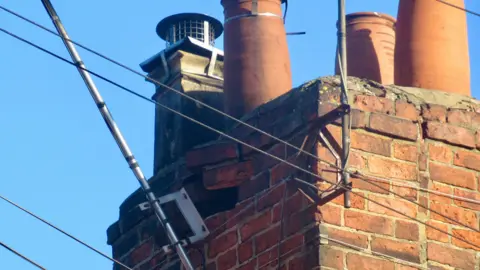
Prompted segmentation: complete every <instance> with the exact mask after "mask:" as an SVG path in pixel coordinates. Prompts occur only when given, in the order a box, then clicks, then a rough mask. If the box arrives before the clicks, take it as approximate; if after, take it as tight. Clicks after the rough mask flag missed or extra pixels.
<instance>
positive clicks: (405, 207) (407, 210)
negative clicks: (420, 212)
mask: <svg viewBox="0 0 480 270" xmlns="http://www.w3.org/2000/svg"><path fill="white" fill-rule="evenodd" d="M368 198H369V199H370V201H369V203H368V210H369V211H371V212H374V213H379V214H385V215H388V216H392V217H399V218H405V216H404V215H406V216H408V217H413V218H414V217H416V216H417V206H416V205H415V204H413V203H411V202H408V201H404V200H399V199H397V198H387V197H381V196H376V195H374V194H371V195H369V197H368ZM374 202H377V203H379V204H382V205H385V206H388V207H390V208H392V209H395V210H397V211H399V212H401V213H403V215H402V214H398V213H396V212H394V211H392V210H389V209H387V208H385V207H383V206H381V205H379V204H376V203H374Z"/></svg>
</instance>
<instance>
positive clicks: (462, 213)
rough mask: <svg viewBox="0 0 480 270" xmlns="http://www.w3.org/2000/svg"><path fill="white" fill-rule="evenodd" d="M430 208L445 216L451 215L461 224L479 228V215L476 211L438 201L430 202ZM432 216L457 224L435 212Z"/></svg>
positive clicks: (450, 216)
mask: <svg viewBox="0 0 480 270" xmlns="http://www.w3.org/2000/svg"><path fill="white" fill-rule="evenodd" d="M430 209H431V210H433V211H436V212H438V213H440V214H443V215H444V216H446V217H449V218H450V219H453V220H455V221H457V222H459V223H461V224H464V225H465V226H469V227H471V228H474V229H477V230H478V224H479V223H478V217H477V214H476V212H474V211H470V210H466V209H463V208H460V207H457V206H453V205H447V204H442V203H436V202H432V203H430ZM431 217H432V218H433V219H435V220H439V221H443V222H447V223H450V224H456V223H455V222H453V221H451V220H448V219H446V218H444V217H442V216H440V215H438V214H435V213H433V212H432V213H431Z"/></svg>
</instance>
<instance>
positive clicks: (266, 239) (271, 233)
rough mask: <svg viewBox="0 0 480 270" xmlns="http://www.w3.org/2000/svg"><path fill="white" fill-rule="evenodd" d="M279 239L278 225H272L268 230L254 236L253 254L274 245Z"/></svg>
mask: <svg viewBox="0 0 480 270" xmlns="http://www.w3.org/2000/svg"><path fill="white" fill-rule="evenodd" d="M279 241H280V226H276V227H273V228H271V229H269V230H268V231H266V232H264V233H262V234H260V235H257V236H255V239H254V242H255V254H260V253H262V252H263V251H265V250H267V249H269V248H271V247H273V246H275V245H276V244H277V243H278V242H279Z"/></svg>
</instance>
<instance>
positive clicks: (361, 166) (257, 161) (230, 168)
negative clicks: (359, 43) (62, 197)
mask: <svg viewBox="0 0 480 270" xmlns="http://www.w3.org/2000/svg"><path fill="white" fill-rule="evenodd" d="M351 85H352V86H351V87H352V88H353V89H352V90H351V96H352V101H353V103H352V105H353V110H352V119H354V120H353V122H354V123H355V124H354V125H352V126H353V127H354V130H353V131H352V133H351V135H352V151H351V153H352V154H351V158H350V162H351V165H352V168H353V169H354V170H358V171H359V172H361V173H362V174H365V175H367V176H368V177H366V178H364V177H360V176H359V175H355V174H354V175H352V183H353V191H354V192H358V193H359V194H360V195H361V196H356V195H353V194H352V196H351V202H352V208H350V209H345V208H344V207H343V195H341V194H340V195H338V196H337V197H334V198H330V199H328V200H326V201H321V200H320V201H319V200H318V198H316V196H315V194H314V193H312V192H311V191H309V190H308V189H307V188H305V186H303V185H301V184H299V183H296V182H294V181H292V180H291V179H292V177H298V178H300V179H303V180H305V181H308V182H310V183H312V184H314V185H317V186H319V187H321V188H325V187H329V186H330V184H328V183H326V182H325V181H322V180H321V179H315V178H314V177H311V176H309V175H307V174H305V173H302V172H299V171H298V170H295V169H292V168H291V167H289V166H287V165H285V164H282V163H280V162H279V161H278V160H275V159H272V158H267V157H265V156H262V155H260V154H258V153H256V152H255V151H252V150H250V149H248V148H246V147H243V146H241V145H239V144H237V143H232V142H230V141H228V140H227V139H225V138H219V140H218V141H213V142H210V143H207V144H205V145H202V146H199V147H197V148H195V149H192V150H191V151H190V152H188V153H187V154H186V163H185V164H186V165H185V166H186V168H187V171H188V172H190V174H189V175H190V176H189V177H190V178H188V179H193V180H190V181H197V182H200V183H201V184H203V185H204V186H205V187H206V188H207V189H212V190H215V191H216V192H219V193H215V194H222V192H224V191H225V192H226V190H229V192H231V193H230V194H235V195H236V196H228V197H235V200H236V201H235V204H232V206H231V207H230V208H229V209H226V210H221V211H217V212H216V213H210V214H208V215H207V217H206V218H205V222H206V224H207V227H208V228H209V230H210V231H211V232H214V233H212V234H211V235H210V236H209V237H208V238H207V239H206V240H204V241H201V242H200V243H196V244H194V247H199V248H200V249H201V250H203V252H204V253H205V256H206V265H207V269H212V270H220V269H245V270H247V269H260V267H262V266H263V267H264V268H263V269H266V266H267V265H268V266H269V267H275V269H276V266H277V264H278V262H280V269H284V270H292V269H319V267H320V266H322V267H326V268H325V269H348V270H355V269H362V270H363V269H392V270H399V269H401V270H406V269H425V268H429V269H448V270H450V269H474V270H480V266H479V265H480V249H479V248H478V247H475V246H474V245H477V246H479V245H480V233H478V232H476V231H474V230H471V229H467V228H465V227H462V226H460V225H459V224H457V223H456V222H453V221H452V220H448V219H445V218H444V217H441V216H440V215H438V214H436V213H434V212H433V211H436V212H439V213H441V214H443V215H446V216H447V217H450V218H452V219H454V220H455V221H457V222H460V223H462V224H464V225H466V226H469V227H471V228H473V229H475V230H478V229H480V228H479V223H480V220H479V218H480V204H477V203H475V202H466V201H463V200H460V199H458V198H450V197H448V195H442V194H434V193H429V192H425V190H419V189H421V188H423V189H430V190H433V191H437V192H441V193H446V194H450V195H454V196H460V197H464V198H468V199H472V200H480V192H479V190H480V185H479V176H480V172H479V171H480V152H479V150H477V149H476V147H478V146H479V145H480V135H478V134H479V132H478V128H479V127H480V120H479V119H480V114H479V113H477V112H476V110H475V109H474V108H479V107H480V106H479V104H478V102H476V101H474V100H472V101H471V103H470V104H469V105H468V106H465V108H458V107H455V108H453V107H451V105H448V104H450V103H448V102H445V104H437V103H438V100H437V101H434V100H432V101H429V100H427V99H425V100H423V99H422V100H421V99H419V98H418V96H416V95H411V94H410V93H409V92H402V91H403V90H399V89H398V88H389V87H386V86H385V87H379V86H378V85H375V84H372V83H370V82H367V81H362V80H359V79H354V78H352V79H351ZM359 85H369V90H368V91H365V90H364V89H363V88H361V87H360V86H359ZM337 87H338V80H336V79H335V78H323V79H322V80H316V81H312V82H309V83H307V84H305V85H303V86H300V87H298V88H296V89H293V90H292V91H291V92H289V93H287V94H286V95H284V96H281V97H279V98H277V99H275V100H273V101H271V102H269V103H267V104H265V105H264V106H261V107H259V108H258V109H257V110H256V111H254V112H252V113H251V114H249V115H246V116H245V117H244V118H243V120H245V121H247V122H248V123H250V124H252V125H254V126H256V127H258V128H260V129H262V130H265V131H267V132H269V133H273V134H275V135H276V136H280V137H281V138H282V139H285V140H288V141H289V142H290V143H292V144H294V145H295V146H297V147H302V146H303V150H305V151H307V152H310V153H313V154H314V155H318V157H319V158H320V159H321V160H325V161H328V162H330V163H336V158H335V157H334V155H332V153H331V152H330V150H329V149H328V147H327V145H326V144H325V142H324V141H322V140H320V139H319V138H318V136H317V135H318V131H319V129H318V128H319V125H318V122H317V121H320V120H319V119H321V118H320V116H321V115H323V114H325V113H326V112H328V110H331V109H334V108H336V107H338V103H335V100H338V88H337ZM362 89H363V90H362ZM313 101H314V102H313ZM316 101H318V103H317V102H316ZM435 102H437V103H435ZM296 108H298V109H296ZM326 108H328V110H327V109H326ZM322 132H323V133H324V134H325V137H326V138H327V139H328V143H329V144H330V145H331V146H332V148H333V149H334V150H335V151H337V152H338V153H341V145H342V144H341V140H340V138H341V132H340V128H339V125H338V121H334V122H333V123H331V124H329V125H328V127H327V128H325V129H323V130H322ZM228 133H229V134H232V135H235V136H237V137H239V138H243V139H246V140H247V141H248V142H249V143H252V144H253V145H255V146H256V147H259V148H261V149H262V150H264V151H267V152H268V153H271V154H272V155H274V156H277V157H279V158H282V159H287V160H288V161H289V162H291V163H293V164H295V165H297V166H299V167H301V168H305V169H308V170H309V171H312V172H313V173H317V174H321V175H322V176H323V177H325V178H326V179H327V180H329V181H336V180H337V179H338V178H337V177H338V173H337V172H336V171H335V170H334V169H333V168H332V167H329V166H328V165H327V164H326V163H325V162H322V161H318V160H315V159H314V158H312V157H308V156H306V155H303V154H300V155H297V154H298V151H297V150H294V149H291V148H289V147H285V145H282V144H281V143H278V142H276V141H274V140H272V139H271V138H268V137H266V136H265V135H262V134H259V133H258V132H255V131H252V130H249V129H247V128H245V127H242V126H239V125H236V126H233V127H232V128H231V129H230V130H229V131H228ZM187 175H188V174H187ZM192 175H193V176H192ZM379 178H381V179H379ZM371 183H373V184H375V185H378V186H380V187H381V188H379V187H376V186H374V185H372V184H371ZM402 183H403V185H402ZM177 188H178V187H177ZM391 192H394V193H397V194H399V195H401V196H404V197H405V199H403V198H399V196H396V195H393V194H392V193H391ZM211 196H213V195H210V193H205V194H204V195H203V197H202V196H198V199H196V200H197V201H195V200H194V202H195V203H197V204H200V203H203V201H204V200H207V201H208V200H211V198H213V197H211ZM216 196H218V195H216ZM362 196H364V197H366V198H367V199H368V200H366V199H365V198H362ZM192 197H193V196H192ZM370 200H373V201H376V202H379V203H381V204H384V205H388V206H390V207H392V208H393V209H395V210H397V211H400V212H402V213H404V214H405V215H406V216H403V215H400V214H398V213H395V212H394V211H391V210H388V209H385V208H384V207H382V206H379V205H377V204H375V203H374V202H372V201H370ZM412 202H416V203H418V204H420V205H422V206H426V207H429V208H430V209H431V211H430V210H426V209H424V208H422V207H421V206H418V205H416V204H414V203H412ZM128 203H129V201H128V200H127V201H126V202H125V203H124V205H123V208H122V209H126V208H128V207H127V206H125V205H128ZM282 209H283V214H282ZM127 212H128V211H124V212H123V214H122V215H121V216H120V220H119V221H118V222H117V223H115V224H114V225H112V227H111V228H110V229H109V243H110V244H112V246H113V251H114V256H115V257H116V258H118V259H120V260H122V261H124V262H125V263H127V264H130V265H131V266H132V267H133V266H138V267H139V268H138V269H141V270H144V269H145V270H160V269H175V268H174V267H175V266H178V260H177V259H176V258H175V257H174V256H172V255H165V254H163V253H162V252H161V251H160V250H159V245H160V243H164V242H162V241H160V240H159V239H160V238H161V237H162V235H161V234H160V235H159V233H158V231H160V230H161V229H159V228H157V227H156V223H152V221H151V220H153V219H152V217H148V216H143V215H140V216H138V217H137V218H136V219H135V221H132V216H129V215H127V214H126V213H127ZM129 213H130V212H129ZM239 213H241V214H240V215H238V216H237V214H239ZM131 215H132V214H131ZM234 216H236V218H235V219H233V220H230V221H229V222H227V224H223V223H225V222H226V221H227V220H228V219H229V218H232V217H234ZM282 217H283V219H282ZM412 218H413V219H417V220H420V221H422V222H426V224H427V226H426V225H424V224H421V223H418V222H415V221H413V220H412ZM125 220H130V221H129V222H126V221H125ZM119 224H121V226H120V225H119ZM152 224H153V228H152ZM429 226H434V227H435V228H438V229H440V230H443V231H447V232H449V233H451V234H453V235H454V236H458V237H461V238H463V239H465V240H467V241H468V242H469V243H471V244H473V245H471V244H466V243H464V242H462V241H460V240H458V239H455V238H454V237H451V236H448V235H446V234H444V233H442V232H439V231H437V230H435V229H433V228H431V227H429ZM155 228H156V229H155ZM324 236H325V237H328V238H330V240H327V239H323V238H322V237H324ZM163 237H164V235H163ZM349 245H354V246H357V247H359V248H360V249H352V248H351V247H349ZM188 250H189V254H190V256H191V257H192V258H194V261H195V265H196V266H197V267H200V266H201V257H199V253H198V251H196V250H195V249H193V247H190V248H189V249H188ZM378 253H382V254H385V255H388V256H393V257H396V258H398V259H401V260H403V263H400V262H398V261H397V262H394V261H392V260H390V259H389V258H387V257H384V256H383V257H382V256H379V255H378ZM279 254H280V256H279ZM192 260H193V259H192ZM136 269H137V268H136Z"/></svg>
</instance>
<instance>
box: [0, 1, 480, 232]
mask: <svg viewBox="0 0 480 270" xmlns="http://www.w3.org/2000/svg"><path fill="white" fill-rule="evenodd" d="M0 9H2V10H4V11H6V12H8V13H10V14H12V15H14V16H16V17H18V18H20V19H22V20H24V21H27V22H29V23H30V24H33V25H35V26H37V27H39V28H41V29H43V30H45V31H47V32H49V33H51V34H53V35H55V36H57V37H60V38H62V37H61V36H60V35H59V34H58V33H56V32H55V31H52V30H50V29H48V28H47V27H45V26H43V25H41V24H39V23H37V22H35V21H32V20H30V19H28V18H26V17H25V16H22V15H20V14H18V13H16V12H14V11H12V10H9V9H7V8H5V7H3V6H0ZM66 40H67V41H69V42H71V43H73V44H76V45H78V46H79V47H81V48H83V49H85V50H86V51H88V52H90V53H92V54H95V55H97V56H99V57H100V58H103V59H105V60H107V61H109V62H111V63H113V64H115V65H117V66H120V67H122V68H124V69H126V70H128V71H130V72H132V73H134V74H137V75H139V76H141V77H142V78H145V79H146V80H147V81H150V82H152V83H154V84H156V85H158V86H161V87H164V88H165V89H167V90H170V91H173V92H175V93H177V94H179V95H181V96H182V97H185V98H187V99H189V100H191V101H193V102H196V103H197V104H201V105H202V106H204V107H205V108H207V109H210V110H212V111H215V112H216V113H219V114H221V115H223V116H225V117H227V118H229V119H232V120H233V121H235V122H237V123H240V124H242V125H244V126H247V127H248V128H251V129H253V130H255V131H258V132H259V133H261V134H263V135H265V136H268V137H270V138H272V139H274V140H275V141H278V142H280V143H282V144H284V145H286V146H289V147H291V148H293V149H296V150H298V151H299V152H300V153H302V154H305V155H308V156H309V157H312V158H314V159H316V160H317V161H321V162H324V163H326V164H328V165H329V166H330V167H332V168H335V169H337V170H339V172H341V173H345V172H348V173H355V174H356V176H357V177H359V178H358V179H360V180H361V181H364V182H367V183H369V184H370V185H372V186H375V187H377V188H379V189H382V190H384V191H387V192H389V193H390V194H393V195H395V196H398V197H400V198H403V199H406V200H408V199H407V198H405V196H402V195H400V194H398V193H396V192H393V191H390V190H389V189H386V188H384V187H382V186H381V185H377V184H375V183H372V182H371V181H368V180H367V179H368V178H371V176H368V175H365V174H363V173H361V172H359V171H351V170H347V171H346V170H344V169H342V168H341V167H340V166H337V165H336V164H333V163H331V162H328V161H325V160H322V159H320V158H319V157H317V156H315V155H314V154H312V153H309V152H307V151H305V150H303V149H301V148H299V147H297V146H295V145H293V144H291V143H289V142H287V141H285V140H282V139H280V138H277V137H275V136H273V135H271V134H269V133H268V132H265V131H263V130H261V129H259V128H257V127H254V126H252V125H250V124H248V123H246V122H244V121H242V120H239V119H237V118H235V117H232V116H230V115H228V114H226V113H225V112H222V111H220V110H218V109H216V108H214V107H212V106H210V105H208V104H206V103H203V102H201V101H199V100H197V99H196V98H194V97H191V96H189V95H187V94H185V93H183V92H181V91H179V90H177V89H175V88H172V87H170V86H168V85H166V84H163V83H161V82H158V81H157V80H154V79H152V78H150V77H148V76H145V75H144V74H142V73H140V72H138V71H136V70H134V69H132V68H130V67H128V66H126V65H124V64H122V63H120V62H118V61H116V60H113V59H112V58H109V57H107V56H105V55H104V54H101V53H99V52H97V51H95V50H93V49H90V48H88V47H86V46H84V45H82V44H80V43H78V42H76V41H73V40H71V39H69V38H67V39H66ZM22 41H24V42H27V43H31V42H29V41H26V40H22ZM30 45H32V44H30ZM32 46H34V47H36V46H35V45H32ZM37 49H40V50H42V51H44V52H46V53H48V54H50V55H52V56H54V57H56V58H58V59H60V60H62V61H66V62H67V63H70V64H72V63H71V62H70V61H68V60H66V59H64V58H62V57H60V58H59V57H58V55H55V54H53V53H51V52H49V51H46V50H44V49H42V48H38V47H37ZM75 66H76V65H75ZM90 73H91V74H94V75H95V76H97V77H99V78H100V79H102V80H105V79H106V78H105V77H103V78H102V76H99V75H98V74H96V73H94V72H93V73H92V72H90ZM106 81H109V83H112V84H113V85H115V86H117V87H119V88H122V86H119V85H118V84H116V83H115V82H113V81H111V80H109V79H106ZM123 90H125V91H127V92H130V93H131V94H133V95H135V96H137V97H140V98H142V99H145V100H147V101H149V102H153V103H155V104H157V105H158V103H157V102H155V101H152V100H151V99H149V98H146V97H145V96H142V95H140V94H138V93H136V92H134V91H131V90H129V89H123ZM159 106H160V107H162V106H163V105H159ZM182 117H187V116H186V115H183V116H182ZM186 119H188V118H186ZM188 120H190V121H192V120H193V121H194V122H195V121H196V120H195V119H193V118H190V119H188ZM197 122H198V121H196V123H197ZM197 124H199V123H197ZM350 124H351V121H350ZM214 132H215V131H214ZM217 133H218V132H217ZM222 134H225V133H222ZM222 134H221V135H222ZM222 136H224V137H226V138H229V139H232V137H231V136H229V135H227V134H225V135H222ZM365 178H367V179H365ZM376 179H380V178H379V177H376ZM384 180H387V181H391V180H390V179H384ZM423 191H425V190H423ZM429 191H430V192H431V193H438V191H431V190H429ZM441 195H445V196H446V197H452V196H453V195H450V194H446V193H444V194H441ZM465 199H466V200H469V199H468V198H465ZM409 201H410V200H409ZM410 202H411V203H413V204H416V205H418V206H419V207H422V208H425V209H427V210H430V211H432V212H433V213H435V214H437V215H440V216H442V217H444V218H445V219H447V220H450V221H451V222H454V223H456V224H458V225H460V226H464V227H467V228H469V229H472V230H475V231H477V232H480V230H476V229H474V228H471V227H468V226H466V225H465V224H463V223H461V222H459V221H458V220H455V219H453V218H450V217H448V216H445V215H443V214H442V213H439V212H438V211H435V210H431V209H429V208H428V207H426V206H424V205H422V204H420V203H417V202H413V201H410Z"/></svg>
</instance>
